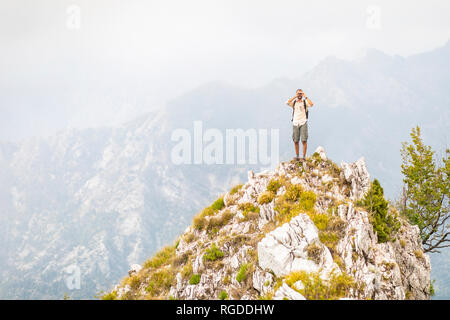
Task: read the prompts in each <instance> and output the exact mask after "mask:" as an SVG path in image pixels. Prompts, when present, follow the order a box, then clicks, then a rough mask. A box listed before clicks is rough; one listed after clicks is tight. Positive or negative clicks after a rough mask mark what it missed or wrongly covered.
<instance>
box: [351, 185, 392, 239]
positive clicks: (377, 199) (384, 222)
mask: <svg viewBox="0 0 450 320" xmlns="http://www.w3.org/2000/svg"><path fill="white" fill-rule="evenodd" d="M359 204H360V205H362V206H363V207H365V208H366V209H367V210H368V211H369V212H370V213H371V216H370V220H371V223H372V226H373V230H374V231H375V232H376V233H377V236H378V242H380V243H382V242H387V241H390V240H392V239H393V237H394V234H395V232H397V230H398V229H399V227H400V222H399V221H398V219H397V218H396V217H395V216H394V215H393V214H390V213H389V203H388V202H387V201H386V199H385V198H384V190H383V188H382V187H381V185H380V182H379V181H378V180H377V179H375V180H374V181H373V182H372V184H371V186H370V189H369V191H368V192H367V193H366V195H365V197H364V198H363V199H362V200H361V201H360V203H359Z"/></svg>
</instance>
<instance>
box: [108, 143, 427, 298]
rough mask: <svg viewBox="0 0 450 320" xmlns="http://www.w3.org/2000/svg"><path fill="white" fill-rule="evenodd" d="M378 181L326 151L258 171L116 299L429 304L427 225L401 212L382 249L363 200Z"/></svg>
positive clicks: (201, 216) (136, 273) (135, 273)
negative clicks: (423, 232) (422, 232)
mask: <svg viewBox="0 0 450 320" xmlns="http://www.w3.org/2000/svg"><path fill="white" fill-rule="evenodd" d="M370 184H371V182H370V176H369V173H368V171H367V168H366V166H365V162H364V158H361V159H360V160H358V161H356V162H354V163H349V164H347V163H342V165H341V167H339V166H337V165H336V164H334V163H333V162H332V161H330V160H328V158H327V156H326V154H325V151H324V150H323V148H318V150H317V152H316V153H314V155H313V156H312V157H311V158H308V159H307V161H305V162H303V163H295V162H283V163H280V164H279V166H278V167H277V169H276V170H274V171H271V172H269V171H264V172H262V173H259V174H255V173H253V172H249V174H248V182H246V183H245V184H243V185H242V186H237V187H235V188H233V189H232V190H231V191H230V192H228V193H227V194H225V195H224V196H223V198H220V199H219V200H218V201H216V202H215V203H214V204H213V205H212V206H211V207H209V208H206V209H205V210H204V211H203V212H201V213H200V214H199V215H198V216H197V217H195V218H194V223H193V225H192V226H190V227H188V228H187V229H186V230H185V232H184V233H183V235H182V236H181V237H180V238H179V241H178V243H177V245H176V247H166V248H165V249H164V250H163V251H161V253H158V254H157V255H156V256H155V257H154V258H152V259H151V260H149V261H148V262H146V263H145V264H144V265H143V268H142V270H138V271H133V275H132V276H131V277H130V278H128V279H125V280H124V282H123V283H122V284H121V285H119V286H118V287H116V288H115V290H114V291H113V292H112V293H111V295H112V296H113V297H114V298H129V299H135V298H137V299H145V298H147V299H153V298H162V299H167V298H174V299H219V298H220V299H223V298H228V299H258V298H263V299H305V298H306V299H321V298H329V299H429V298H430V294H429V290H430V269H431V267H430V260H429V257H428V256H427V255H426V254H424V253H423V248H422V245H421V240H420V238H419V229H418V227H417V226H412V225H410V224H409V223H408V222H407V221H406V220H405V219H403V218H402V217H399V216H397V219H398V221H400V224H401V226H400V228H399V229H398V231H397V232H396V233H395V234H394V235H393V236H392V240H391V241H388V242H385V243H379V242H378V237H377V234H376V233H375V232H374V229H373V226H372V222H371V218H370V213H369V212H367V211H366V210H365V209H364V208H362V207H359V206H358V203H357V200H358V199H360V198H361V197H362V196H364V194H365V193H366V192H367V190H368V189H369V187H370ZM390 212H391V214H395V210H394V209H393V208H391V211H390ZM163 258H164V259H163ZM161 279H163V280H161Z"/></svg>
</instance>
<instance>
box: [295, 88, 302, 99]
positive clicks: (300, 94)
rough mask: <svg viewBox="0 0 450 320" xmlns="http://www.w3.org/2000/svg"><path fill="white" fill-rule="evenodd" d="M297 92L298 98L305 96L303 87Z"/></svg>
mask: <svg viewBox="0 0 450 320" xmlns="http://www.w3.org/2000/svg"><path fill="white" fill-rule="evenodd" d="M296 94H297V98H302V97H303V95H304V93H303V90H302V89H297V91H296Z"/></svg>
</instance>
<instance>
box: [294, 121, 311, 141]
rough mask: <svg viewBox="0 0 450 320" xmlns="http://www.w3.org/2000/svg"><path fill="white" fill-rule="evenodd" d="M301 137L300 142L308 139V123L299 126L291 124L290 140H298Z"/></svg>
mask: <svg viewBox="0 0 450 320" xmlns="http://www.w3.org/2000/svg"><path fill="white" fill-rule="evenodd" d="M300 138H302V142H306V141H308V123H305V124H303V125H301V126H292V140H294V142H299V141H300Z"/></svg>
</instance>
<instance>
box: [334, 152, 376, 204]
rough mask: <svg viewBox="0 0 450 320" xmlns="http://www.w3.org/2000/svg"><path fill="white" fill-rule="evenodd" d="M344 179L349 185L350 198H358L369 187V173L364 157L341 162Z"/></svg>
mask: <svg viewBox="0 0 450 320" xmlns="http://www.w3.org/2000/svg"><path fill="white" fill-rule="evenodd" d="M341 167H342V173H343V175H344V178H345V180H347V181H348V182H349V183H350V185H351V191H350V200H358V199H359V198H361V197H362V196H363V195H364V194H365V193H366V192H367V190H369V187H370V175H369V172H368V171H367V167H366V161H365V159H364V157H362V158H360V159H359V160H358V161H356V162H353V163H345V162H342V163H341Z"/></svg>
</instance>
